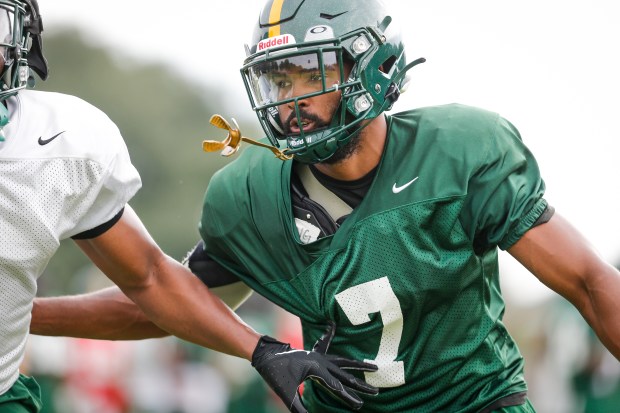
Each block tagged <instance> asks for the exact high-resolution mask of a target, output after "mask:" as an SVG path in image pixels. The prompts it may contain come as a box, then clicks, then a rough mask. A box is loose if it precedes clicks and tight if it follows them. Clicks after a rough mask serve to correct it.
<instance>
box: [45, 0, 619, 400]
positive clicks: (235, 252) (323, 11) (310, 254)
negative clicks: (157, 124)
mask: <svg viewBox="0 0 620 413" xmlns="http://www.w3.org/2000/svg"><path fill="white" fill-rule="evenodd" d="M392 20H393V18H392V16H390V15H389V13H388V12H387V10H386V9H385V8H384V6H383V4H382V3H380V2H379V1H377V0H356V1H353V0H342V1H338V2H336V1H331V0H314V1H309V0H268V2H267V4H266V5H265V6H264V8H263V10H262V12H261V13H260V16H259V21H258V23H257V25H256V27H255V30H254V36H253V40H252V44H251V45H249V46H248V48H247V52H248V56H247V58H246V60H245V62H244V65H243V67H242V69H241V73H242V75H243V79H244V81H245V85H246V88H247V91H248V95H249V98H250V101H251V104H252V107H253V109H254V111H255V112H256V114H257V116H258V119H259V121H260V123H261V125H262V127H263V129H264V131H265V133H266V135H267V140H266V141H263V142H262V144H266V143H267V142H268V143H269V144H271V145H272V150H273V151H274V152H275V153H276V154H277V155H278V157H279V158H281V159H286V158H289V157H292V160H290V161H281V160H279V159H275V158H274V157H273V155H272V154H271V153H270V152H268V151H265V150H264V149H261V148H247V150H245V151H243V153H241V155H240V156H239V158H238V159H236V160H235V161H234V162H231V163H230V164H229V165H227V166H226V167H224V168H223V169H221V170H220V171H218V172H217V173H216V174H215V175H214V176H213V178H212V180H211V182H210V184H209V187H208V189H207V192H206V195H205V200H204V208H203V216H202V219H201V222H200V234H201V236H202V240H201V242H200V243H199V244H198V245H197V246H196V247H195V249H194V250H193V251H192V252H191V254H190V255H189V257H188V260H187V261H188V265H189V266H190V268H191V269H192V270H193V271H194V273H196V274H197V275H198V276H199V277H200V278H201V279H202V280H203V281H204V282H205V283H206V284H207V285H209V286H210V287H214V288H213V289H214V290H218V289H221V288H224V287H225V288H226V289H227V291H228V292H230V291H233V292H234V293H233V294H232V295H227V296H226V297H225V298H226V300H227V301H228V302H229V303H230V304H231V305H233V306H235V305H238V303H239V301H240V300H241V299H242V297H244V292H246V291H249V289H251V290H254V291H257V292H258V293H259V294H261V295H263V296H265V297H267V298H268V299H269V300H271V301H272V302H274V303H276V304H277V305H279V306H281V307H282V308H284V309H286V310H288V311H289V312H291V313H293V314H295V315H297V316H299V318H300V319H301V322H302V327H303V334H304V340H305V343H306V346H310V345H311V343H312V338H313V337H316V336H317V335H320V332H321V331H322V329H323V326H324V325H325V324H326V323H333V324H334V325H335V326H336V334H335V336H334V338H333V341H332V344H331V348H330V351H333V352H334V353H337V354H343V355H346V356H348V357H351V358H355V359H365V360H368V361H372V362H373V363H375V364H376V365H377V366H378V370H377V371H375V372H365V373H364V378H365V379H366V381H367V382H368V383H370V384H372V385H374V386H377V387H379V388H380V392H379V394H378V395H377V396H374V397H367V396H362V398H363V399H364V406H363V411H367V412H386V411H393V412H414V411H415V412H496V411H501V412H532V411H534V407H533V406H532V405H531V404H530V402H529V401H528V398H527V385H526V382H525V380H524V376H523V365H524V360H523V358H522V356H521V354H520V352H519V350H518V348H517V345H516V343H515V341H514V340H513V338H512V337H511V336H510V334H509V333H508V332H507V331H506V328H505V326H504V324H503V322H502V316H503V313H504V301H503V298H502V294H501V291H500V287H499V270H498V250H499V249H502V250H506V251H508V252H509V253H510V254H511V255H513V256H514V257H515V258H516V259H517V260H518V261H519V262H521V263H522V264H523V265H524V266H525V267H527V268H528V269H529V270H530V271H531V272H532V273H533V274H534V275H535V276H536V277H538V278H539V279H540V280H541V281H542V282H543V283H544V284H546V285H547V286H549V287H550V288H552V289H553V290H555V291H556V292H557V293H559V294H560V295H562V296H563V297H565V298H566V299H567V300H569V301H570V302H571V303H572V304H574V305H575V307H577V308H578V309H579V311H580V312H581V314H582V315H583V316H584V318H585V319H586V320H587V322H588V323H589V324H590V326H591V327H592V328H593V330H594V331H595V332H596V333H597V334H598V336H599V338H600V340H601V341H602V342H603V343H604V344H605V345H606V346H607V348H608V349H609V350H610V351H611V352H612V353H613V354H614V355H615V357H617V358H620V301H619V300H617V299H616V297H618V296H620V274H619V273H618V271H617V270H616V269H615V268H613V267H612V266H611V265H609V264H607V263H605V262H603V261H602V260H601V259H600V257H599V256H598V255H597V253H596V252H595V250H594V249H593V247H592V246H590V245H589V244H588V242H587V241H586V240H585V239H584V238H583V236H582V235H580V233H579V232H578V231H577V230H576V229H574V228H573V227H572V226H571V225H570V224H569V223H568V222H567V221H566V220H565V219H564V218H562V217H561V216H560V215H559V214H558V213H555V211H554V208H553V207H552V206H550V205H549V204H548V203H547V201H546V200H545V199H544V191H545V185H544V182H543V179H542V177H541V176H540V171H539V169H538V166H537V163H536V160H535V158H534V157H533V155H532V154H531V152H530V151H529V150H528V149H527V147H526V146H525V145H524V144H523V142H522V140H521V137H520V135H519V132H518V131H517V129H516V128H515V127H514V126H513V125H512V124H511V123H510V122H509V121H507V120H506V119H504V118H502V117H501V116H499V115H497V114H495V113H492V112H488V111H485V110H481V109H476V108H472V107H467V106H462V105H446V106H437V107H427V108H421V109H416V110H411V111H406V112H401V113H397V114H394V115H387V114H386V113H385V112H386V111H387V110H388V109H391V107H392V105H393V104H394V102H395V101H396V100H397V99H398V97H399V94H400V92H401V91H402V90H403V88H404V87H405V84H406V73H407V71H408V70H409V69H410V68H412V67H413V66H415V65H416V64H418V63H421V62H423V59H418V60H415V61H413V62H411V63H407V62H406V59H405V53H404V46H403V43H402V41H401V38H400V34H399V32H398V30H397V29H396V27H395V23H394V22H393V21H392ZM214 124H216V125H219V126H222V125H223V126H225V127H229V125H227V124H225V123H224V124H223V122H222V120H221V119H218V118H216V119H215V120H214ZM229 138H230V139H229V140H227V141H226V142H224V143H222V144H221V145H220V146H219V148H223V149H224V152H223V153H225V154H232V153H234V152H235V151H236V149H237V148H238V146H237V143H238V142H239V141H240V140H241V139H240V135H239V131H238V130H231V133H230V136H229ZM233 138H234V139H233ZM205 147H206V148H208V149H212V148H217V147H218V145H217V144H215V143H213V142H207V143H206V144H205ZM280 148H281V149H280ZM244 289H247V290H244ZM105 294H109V295H110V296H114V297H117V296H118V295H119V293H118V291H112V290H107V291H106V292H103V293H102V292H100V293H95V294H91V295H87V296H83V297H81V298H80V299H77V300H74V301H73V302H72V303H71V304H70V307H71V309H70V310H71V311H77V312H79V310H80V308H81V307H82V308H85V307H89V306H94V307H95V308H99V311H96V313H97V314H107V315H108V318H109V319H107V320H104V319H102V320H101V322H100V323H92V321H90V323H89V325H88V327H90V330H89V331H88V332H87V333H84V332H82V334H83V335H87V336H90V337H95V338H96V337H101V335H100V334H99V333H98V332H97V329H100V328H104V327H103V326H105V325H107V323H109V325H110V326H111V327H112V326H116V324H115V321H114V320H115V319H118V318H120V317H121V316H120V314H122V313H123V310H122V309H120V308H117V307H116V306H115V305H114V303H113V302H112V300H99V301H97V300H96V298H97V297H102V296H104V295H105ZM235 297H237V298H239V300H236V299H235ZM67 303H68V301H67V300H66V301H65V304H67ZM59 308H63V309H64V311H68V309H67V306H61V305H59V303H58V302H56V303H54V302H51V301H47V300H40V301H38V302H37V303H36V306H35V311H34V313H33V331H35V332H37V333H41V334H53V333H54V332H57V331H58V330H57V328H58V322H57V321H56V320H57V319H59V318H61V317H60V314H59V313H58V309H59ZM117 313H118V314H119V316H114V315H115V314H117ZM44 314H45V315H44ZM45 317H50V318H51V319H53V320H55V322H54V323H53V324H54V326H55V327H54V330H53V331H52V330H51V329H50V330H49V331H46V329H45V326H42V325H40V322H39V320H43V319H44V318H45ZM102 318H103V316H102ZM71 320H72V322H73V323H75V320H76V317H72V318H71ZM91 326H92V327H91ZM108 331H112V328H108ZM74 332H75V327H74V326H66V327H65V328H64V329H63V331H62V333H63V334H74ZM117 334H118V335H117V336H116V338H122V334H121V333H120V332H119V333H117ZM304 400H305V403H306V406H307V407H308V409H309V410H310V411H312V412H327V411H333V412H339V411H346V408H345V407H344V406H339V407H335V406H334V404H333V403H332V402H331V400H330V396H329V395H328V394H327V393H326V392H324V391H323V390H322V389H321V388H320V387H319V386H316V385H314V384H313V383H310V384H309V385H308V386H307V387H306V389H305V392H304Z"/></svg>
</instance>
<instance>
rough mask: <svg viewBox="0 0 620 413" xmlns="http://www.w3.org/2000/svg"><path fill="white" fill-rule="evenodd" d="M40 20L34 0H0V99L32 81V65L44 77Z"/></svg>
mask: <svg viewBox="0 0 620 413" xmlns="http://www.w3.org/2000/svg"><path fill="white" fill-rule="evenodd" d="M42 31H43V23H42V21H41V15H40V14H39V6H38V4H37V1H36V0H0V59H2V60H3V61H4V68H3V69H2V73H1V74H0V75H1V77H0V101H3V100H5V99H6V98H8V97H9V96H12V95H14V94H15V93H17V92H18V91H19V90H20V89H24V88H25V87H27V86H31V85H32V82H33V80H32V76H31V75H30V70H29V69H32V70H33V71H34V72H35V73H36V74H37V75H39V77H40V78H41V79H43V80H45V79H47V61H46V60H45V58H44V57H43V53H42V44H41V32H42Z"/></svg>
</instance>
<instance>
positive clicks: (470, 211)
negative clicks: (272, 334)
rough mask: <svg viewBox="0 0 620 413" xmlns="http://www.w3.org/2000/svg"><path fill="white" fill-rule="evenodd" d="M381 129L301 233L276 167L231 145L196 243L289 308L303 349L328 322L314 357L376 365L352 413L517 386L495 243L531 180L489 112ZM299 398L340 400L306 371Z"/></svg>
mask: <svg viewBox="0 0 620 413" xmlns="http://www.w3.org/2000/svg"><path fill="white" fill-rule="evenodd" d="M388 126H389V130H388V138H387V143H386V147H385V149H384V153H383V157H382V160H381V162H380V165H379V167H378V170H377V173H376V176H375V178H374V181H373V183H372V185H371V187H370V189H369V191H368V193H367V194H366V197H365V198H364V200H363V201H362V202H361V203H360V205H359V206H358V207H357V208H355V209H354V210H353V212H352V213H351V214H350V215H349V217H348V218H347V219H346V220H345V221H344V223H343V224H342V226H341V227H340V228H339V229H338V231H337V232H336V233H335V234H334V235H332V236H328V237H324V238H321V239H318V240H317V241H315V242H311V243H308V244H304V243H302V242H301V241H300V239H299V235H298V233H297V231H296V228H295V223H294V219H293V216H292V212H291V202H290V184H289V182H290V176H291V169H292V167H291V163H290V162H289V163H282V162H280V161H278V160H276V159H274V158H273V156H272V155H271V154H270V153H268V152H266V151H264V150H263V151H261V150H256V149H253V148H248V149H247V150H245V151H244V152H243V153H242V154H241V156H240V157H239V158H238V159H237V160H235V161H234V162H232V163H231V164H229V165H227V166H226V167H224V168H223V169H222V170H220V171H219V172H218V173H217V174H216V175H214V177H213V178H212V180H211V182H210V184H209V187H208V189H207V192H206V195H205V202H204V208H203V216H202V219H201V223H200V232H201V235H202V238H203V241H204V243H205V250H206V251H207V253H208V254H210V256H211V257H212V258H213V259H214V260H216V261H217V262H218V263H219V264H221V265H222V266H224V267H225V268H227V269H228V270H229V271H232V272H233V273H235V274H236V275H237V276H238V277H239V278H241V279H242V280H243V281H244V282H246V283H247V284H248V285H249V286H251V287H252V288H253V289H254V290H256V291H257V292H259V293H260V294H262V295H263V296H265V297H266V298H268V299H269V300H271V301H273V302H274V303H276V304H277V305H279V306H281V307H283V308H284V309H286V310H287V311H290V312H291V313H293V314H295V315H297V316H299V317H300V319H301V321H302V327H303V334H304V342H305V343H306V344H305V345H306V347H307V348H309V347H310V346H311V345H312V343H313V342H314V340H316V338H317V337H319V336H320V334H321V331H322V330H323V329H324V325H325V323H326V320H332V321H334V322H335V323H336V325H337V331H336V336H335V337H334V340H333V342H332V345H331V347H330V353H333V354H339V355H343V356H346V357H350V358H355V359H364V360H370V361H373V362H375V363H377V364H378V365H379V371H378V372H373V373H365V379H366V380H367V381H368V382H369V383H371V384H374V385H377V386H379V387H380V388H381V391H380V393H379V395H378V396H376V397H366V396H362V398H363V399H364V407H363V411H364V412H380V411H394V412H401V411H402V412H404V411H416V412H438V411H446V412H476V411H479V410H481V409H482V408H484V407H485V406H486V405H489V404H490V403H492V402H493V401H495V400H497V399H499V398H502V397H505V396H507V395H510V394H514V393H518V392H523V391H525V390H526V389H527V386H526V383H525V380H524V377H523V359H522V356H521V354H520V352H519V350H518V348H517V346H516V344H515V342H514V341H513V339H512V338H511V337H510V335H509V334H508V332H507V331H506V328H505V326H504V324H503V322H502V316H503V313H504V301H503V298H502V295H501V291H500V286H499V271H498V256H497V255H498V248H503V249H506V248H509V247H510V246H511V245H513V244H514V242H516V241H517V240H518V239H519V238H520V237H521V236H522V235H523V234H524V233H525V232H526V231H527V230H528V229H529V228H530V227H531V226H532V225H533V224H534V222H535V221H536V219H537V218H538V217H539V216H540V215H541V214H542V213H543V211H544V210H545V208H546V205H547V204H546V201H545V200H544V198H543V194H544V189H545V186H544V182H543V180H542V178H541V176H540V172H539V169H538V166H537V163H536V161H535V159H534V157H533V156H532V154H531V153H530V151H529V150H528V149H527V148H526V147H525V145H524V144H523V142H522V140H521V137H520V135H519V133H518V131H517V130H516V128H515V127H514V126H513V125H511V124H510V123H509V122H508V121H507V120H505V119H503V118H502V117H500V116H499V115H497V114H495V113H492V112H487V111H484V110H480V109H476V108H471V107H467V106H463V105H445V106H439V107H429V108H422V109H416V110H413V111H408V112H403V113H400V114H396V115H393V116H390V117H389V118H388ZM409 182H411V184H410V185H407V186H406V188H404V189H402V190H398V189H400V188H402V187H403V186H404V185H406V184H407V183H409ZM304 399H305V401H306V403H307V407H308V409H309V410H310V411H326V412H327V411H330V412H332V411H333V412H339V411H343V412H344V411H346V409H345V408H344V407H343V408H338V407H336V406H333V404H334V402H333V401H330V400H329V396H327V395H326V393H324V392H322V391H321V390H320V389H319V386H316V385H314V384H313V383H308V384H307V386H306V389H305V391H304Z"/></svg>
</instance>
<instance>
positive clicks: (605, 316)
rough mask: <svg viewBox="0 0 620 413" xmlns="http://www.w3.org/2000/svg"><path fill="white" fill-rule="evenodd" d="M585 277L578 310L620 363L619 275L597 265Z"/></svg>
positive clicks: (607, 266) (601, 264) (604, 265)
mask: <svg viewBox="0 0 620 413" xmlns="http://www.w3.org/2000/svg"><path fill="white" fill-rule="evenodd" d="M593 271H594V272H593V273H592V274H593V275H591V276H589V277H588V280H589V282H588V284H587V287H586V288H587V292H586V293H584V294H583V299H582V300H581V302H580V303H579V304H575V305H576V307H577V308H579V310H580V312H581V314H582V315H583V317H584V318H585V319H586V320H587V321H588V323H589V324H590V326H591V327H592V329H593V330H594V331H595V332H596V334H597V335H598V337H599V339H600V340H601V342H602V343H603V344H604V345H605V347H607V349H608V350H609V351H610V352H611V353H612V354H613V355H614V356H615V357H616V359H618V360H620V301H619V300H618V297H620V273H619V272H618V270H617V269H615V268H614V267H612V266H611V265H609V264H606V263H602V262H600V263H599V264H598V265H597V266H596V268H595V269H593Z"/></svg>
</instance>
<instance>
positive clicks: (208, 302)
mask: <svg viewBox="0 0 620 413" xmlns="http://www.w3.org/2000/svg"><path fill="white" fill-rule="evenodd" d="M159 261H160V262H158V264H157V265H155V266H154V267H155V268H156V271H154V272H153V274H151V275H150V276H149V278H148V281H146V282H142V283H140V284H137V285H125V286H124V287H123V291H124V292H125V294H127V296H128V297H129V298H131V299H132V300H133V301H135V302H136V303H137V304H138V305H139V306H140V307H141V308H142V310H143V311H144V312H145V314H146V315H147V316H148V317H149V318H150V319H151V320H152V321H153V322H154V323H156V324H157V325H158V326H160V327H161V328H162V329H164V330H166V331H168V332H169V333H171V334H173V335H175V336H177V337H180V338H182V339H184V340H187V341H191V342H193V343H196V344H199V345H202V346H205V347H208V348H211V349H213V350H216V351H219V352H223V353H227V354H231V355H234V356H238V357H242V358H246V359H248V360H250V359H251V356H252V352H253V351H254V348H255V347H256V344H257V343H258V339H259V338H260V335H259V334H258V333H257V332H255V331H254V330H253V329H252V328H251V327H250V326H248V325H247V324H245V323H244V322H243V321H242V320H241V319H240V318H239V317H238V316H237V315H236V314H235V313H234V312H233V311H232V310H231V309H230V308H229V307H228V306H226V305H225V304H224V303H223V302H222V301H221V300H220V299H219V298H217V297H216V296H215V295H214V294H212V293H211V292H210V291H209V289H208V288H207V287H206V286H205V285H204V284H203V283H202V282H201V281H200V280H199V279H198V278H197V277H195V276H193V275H192V274H191V273H190V272H189V271H187V269H186V268H185V267H183V266H182V265H181V264H179V263H178V262H177V261H175V260H173V259H171V258H170V257H167V256H165V255H163V256H162V258H161V259H160V260H159Z"/></svg>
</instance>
